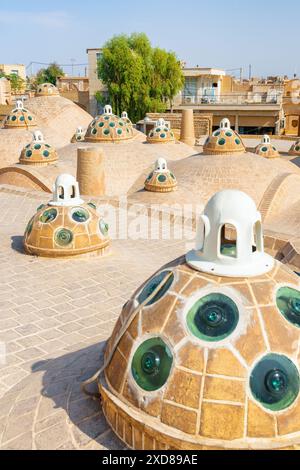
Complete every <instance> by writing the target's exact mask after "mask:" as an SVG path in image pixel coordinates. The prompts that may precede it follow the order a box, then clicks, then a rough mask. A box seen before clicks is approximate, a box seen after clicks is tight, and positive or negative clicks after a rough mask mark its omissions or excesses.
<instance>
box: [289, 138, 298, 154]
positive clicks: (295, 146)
mask: <svg viewBox="0 0 300 470" xmlns="http://www.w3.org/2000/svg"><path fill="white" fill-rule="evenodd" d="M289 155H295V156H299V155H300V140H297V141H296V142H295V143H294V144H293V145H292V146H291V148H290V150H289Z"/></svg>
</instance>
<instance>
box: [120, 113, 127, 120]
mask: <svg viewBox="0 0 300 470" xmlns="http://www.w3.org/2000/svg"><path fill="white" fill-rule="evenodd" d="M121 118H122V119H128V113H127V111H123V113H122V114H121Z"/></svg>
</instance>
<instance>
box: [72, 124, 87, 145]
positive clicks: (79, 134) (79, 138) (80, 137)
mask: <svg viewBox="0 0 300 470" xmlns="http://www.w3.org/2000/svg"><path fill="white" fill-rule="evenodd" d="M84 137H85V130H84V129H83V127H82V126H79V127H77V129H76V132H75V134H74V135H73V137H72V139H71V144H74V143H76V142H83V141H84Z"/></svg>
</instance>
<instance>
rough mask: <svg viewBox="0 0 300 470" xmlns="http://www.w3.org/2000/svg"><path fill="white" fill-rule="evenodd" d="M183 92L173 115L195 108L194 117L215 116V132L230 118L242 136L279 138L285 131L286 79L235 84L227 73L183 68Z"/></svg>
mask: <svg viewBox="0 0 300 470" xmlns="http://www.w3.org/2000/svg"><path fill="white" fill-rule="evenodd" d="M183 73H184V76H185V84H184V88H183V90H182V91H181V92H180V93H179V94H178V96H177V97H176V98H175V99H174V102H173V103H172V111H174V112H180V111H182V109H184V108H193V109H194V112H195V114H202V113H203V114H208V113H209V114H212V116H213V130H215V129H217V128H218V126H219V122H220V120H221V119H223V118H224V117H227V118H229V119H230V121H231V122H232V125H233V128H234V129H235V130H236V131H238V132H240V133H241V134H280V133H282V132H283V128H284V112H283V107H282V103H283V94H284V78H282V79H281V78H278V77H270V78H269V79H267V80H259V79H253V80H251V81H249V80H236V79H235V78H234V77H232V76H229V75H226V72H225V70H220V69H215V68H204V67H195V68H184V69H183Z"/></svg>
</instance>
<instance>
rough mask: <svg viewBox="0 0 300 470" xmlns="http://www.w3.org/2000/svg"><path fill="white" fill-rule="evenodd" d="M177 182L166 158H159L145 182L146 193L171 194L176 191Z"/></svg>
mask: <svg viewBox="0 0 300 470" xmlns="http://www.w3.org/2000/svg"><path fill="white" fill-rule="evenodd" d="M176 188H177V181H176V178H175V176H174V175H173V173H172V172H171V171H170V170H168V166H167V162H166V160H165V159H164V158H159V159H158V160H157V162H156V164H155V169H154V171H152V172H151V173H150V174H149V176H148V178H147V179H146V181H145V189H146V191H151V192H155V193H169V192H172V191H175V190H176Z"/></svg>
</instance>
